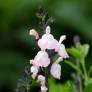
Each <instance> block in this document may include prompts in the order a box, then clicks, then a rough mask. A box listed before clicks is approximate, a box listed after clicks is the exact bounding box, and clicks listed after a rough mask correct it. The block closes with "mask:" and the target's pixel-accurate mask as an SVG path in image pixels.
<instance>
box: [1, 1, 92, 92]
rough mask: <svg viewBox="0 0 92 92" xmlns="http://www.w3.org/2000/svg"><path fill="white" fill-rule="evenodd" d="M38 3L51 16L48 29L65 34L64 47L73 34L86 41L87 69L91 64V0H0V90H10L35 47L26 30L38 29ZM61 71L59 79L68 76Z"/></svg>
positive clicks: (71, 42)
mask: <svg viewBox="0 0 92 92" xmlns="http://www.w3.org/2000/svg"><path fill="white" fill-rule="evenodd" d="M40 5H43V6H44V7H45V9H46V11H47V12H48V14H49V15H50V16H52V17H53V19H54V23H53V25H52V26H51V27H52V31H51V32H52V34H53V35H54V36H55V38H56V39H59V37H60V36H61V35H63V34H65V35H67V40H66V41H64V43H65V44H66V47H71V46H73V37H74V36H75V35H79V36H80V38H81V43H82V44H83V43H88V44H90V53H89V55H88V58H87V59H86V66H87V69H88V68H89V65H90V64H92V51H91V50H92V48H91V46H92V0H0V92H3V91H5V92H14V89H15V88H16V83H17V79H18V78H21V77H22V75H23V70H24V67H25V64H26V62H28V60H30V59H32V58H33V57H34V56H35V55H36V53H37V52H38V50H39V48H38V46H37V44H36V42H35V39H34V38H33V37H30V36H29V30H30V29H31V28H35V29H36V30H38V31H39V32H42V30H41V29H40V28H39V25H38V19H37V18H36V16H35V15H36V13H37V11H38V7H39V6H40ZM65 68H66V67H65ZM66 71H67V72H70V70H69V69H67V68H66V69H65V72H66ZM65 72H64V71H63V80H66V79H67V77H66V76H69V75H68V73H65ZM64 76H65V77H64Z"/></svg>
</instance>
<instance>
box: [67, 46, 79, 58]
mask: <svg viewBox="0 0 92 92" xmlns="http://www.w3.org/2000/svg"><path fill="white" fill-rule="evenodd" d="M67 51H68V53H69V54H71V55H72V56H74V57H76V58H77V59H80V58H81V53H80V51H79V50H78V49H76V48H73V47H72V48H68V49H67Z"/></svg>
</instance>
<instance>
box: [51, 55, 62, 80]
mask: <svg viewBox="0 0 92 92" xmlns="http://www.w3.org/2000/svg"><path fill="white" fill-rule="evenodd" d="M62 60H63V59H62V57H59V58H58V59H57V60H56V61H55V63H53V64H52V66H51V69H50V73H51V75H52V76H53V77H54V78H56V79H60V76H61V66H60V64H59V63H60V61H62Z"/></svg>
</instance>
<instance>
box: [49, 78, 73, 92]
mask: <svg viewBox="0 0 92 92" xmlns="http://www.w3.org/2000/svg"><path fill="white" fill-rule="evenodd" d="M71 91H72V86H71V82H70V81H67V82H66V83H64V84H56V83H55V81H54V80H52V79H49V92H71Z"/></svg>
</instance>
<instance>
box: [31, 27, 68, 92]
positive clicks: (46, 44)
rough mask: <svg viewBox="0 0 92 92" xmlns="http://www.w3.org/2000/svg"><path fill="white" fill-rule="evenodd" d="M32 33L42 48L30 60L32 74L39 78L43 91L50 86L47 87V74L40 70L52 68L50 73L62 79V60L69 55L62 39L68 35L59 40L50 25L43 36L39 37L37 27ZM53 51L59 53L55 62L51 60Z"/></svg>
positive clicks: (34, 77)
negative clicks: (52, 32)
mask: <svg viewBox="0 0 92 92" xmlns="http://www.w3.org/2000/svg"><path fill="white" fill-rule="evenodd" d="M30 35H33V36H34V37H35V39H36V40H37V44H38V46H39V47H40V49H41V50H40V51H39V52H38V53H37V55H36V56H35V57H34V59H31V60H30V64H31V73H32V75H31V76H32V78H33V79H36V78H37V80H38V82H39V83H40V85H41V92H47V90H48V88H47V87H46V76H45V75H43V74H41V73H40V71H42V70H43V69H44V68H47V69H48V71H49V69H50V71H49V72H50V74H51V75H52V76H53V77H54V78H56V79H60V77H61V65H60V62H61V61H63V59H66V58H68V57H69V56H68V54H67V52H66V49H65V46H64V44H63V43H62V41H63V40H65V39H66V36H65V35H63V36H61V37H60V40H59V41H57V40H56V39H55V38H54V36H53V35H52V34H51V28H50V26H47V27H46V29H45V33H44V34H43V36H42V37H41V38H40V37H39V33H38V32H37V31H36V30H35V29H32V30H30ZM48 51H49V52H48ZM51 52H53V53H54V54H58V58H57V60H55V61H54V62H52V61H51V57H50V54H51ZM48 67H49V68H48Z"/></svg>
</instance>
